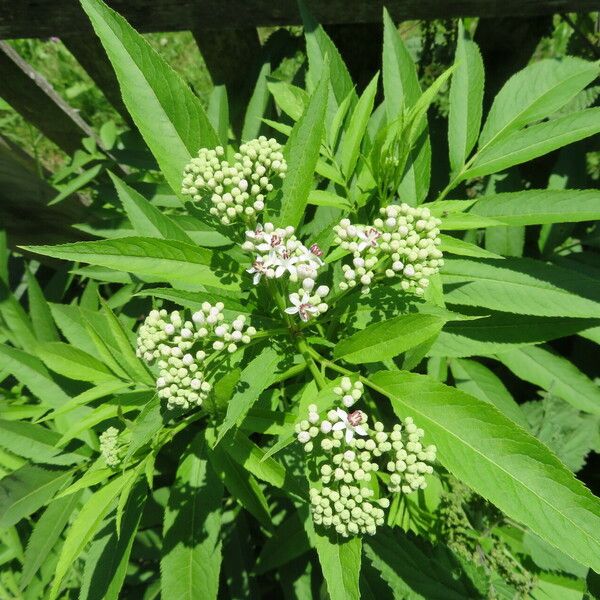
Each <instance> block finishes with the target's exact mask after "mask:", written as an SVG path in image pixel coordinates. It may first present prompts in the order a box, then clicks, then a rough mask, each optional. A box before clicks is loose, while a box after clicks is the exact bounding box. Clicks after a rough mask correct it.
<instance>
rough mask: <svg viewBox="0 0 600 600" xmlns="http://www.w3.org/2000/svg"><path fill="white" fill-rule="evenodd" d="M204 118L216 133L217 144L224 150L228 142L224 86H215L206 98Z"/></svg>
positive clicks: (227, 112)
mask: <svg viewBox="0 0 600 600" xmlns="http://www.w3.org/2000/svg"><path fill="white" fill-rule="evenodd" d="M206 116H207V117H208V120H209V121H210V124H211V125H212V126H213V129H214V130H215V131H216V132H217V135H218V137H219V143H220V144H221V146H223V147H224V148H226V147H227V142H228V140H229V102H228V99H227V88H226V87H225V86H224V85H215V86H214V87H213V89H212V91H211V93H210V96H209V98H208V109H207V112H206Z"/></svg>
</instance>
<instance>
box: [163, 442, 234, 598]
mask: <svg viewBox="0 0 600 600" xmlns="http://www.w3.org/2000/svg"><path fill="white" fill-rule="evenodd" d="M206 452H207V447H206V441H205V439H204V435H203V434H202V433H200V434H198V435H197V436H196V437H195V438H194V439H193V440H192V442H191V443H190V445H189V446H188V447H187V449H186V451H185V453H184V455H183V457H182V459H181V462H180V463H179V467H178V468H177V474H176V476H175V484H174V485H173V487H171V492H170V494H169V502H168V504H167V507H166V509H165V519H164V533H163V535H164V542H163V551H162V558H161V564H160V567H161V569H160V570H161V586H162V589H163V593H165V594H167V595H168V597H169V598H177V599H178V600H197V599H199V598H202V599H204V598H206V600H211V599H213V598H216V597H217V593H218V591H219V573H220V570H221V503H222V498H223V486H222V485H221V482H220V481H219V478H218V477H217V475H216V474H215V472H214V471H213V469H212V468H211V467H210V465H209V463H208V462H207V459H206ZM166 590H168V592H167V591H166Z"/></svg>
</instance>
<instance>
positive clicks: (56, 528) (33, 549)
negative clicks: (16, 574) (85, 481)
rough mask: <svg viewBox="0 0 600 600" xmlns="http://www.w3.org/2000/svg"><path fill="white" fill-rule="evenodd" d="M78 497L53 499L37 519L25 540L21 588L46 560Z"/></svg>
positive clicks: (78, 495)
mask: <svg viewBox="0 0 600 600" xmlns="http://www.w3.org/2000/svg"><path fill="white" fill-rule="evenodd" d="M80 497H81V494H72V495H70V496H69V497H67V498H59V499H57V500H54V501H53V502H51V503H50V504H49V505H48V508H46V510H45V511H44V514H43V515H42V516H41V517H40V518H39V519H38V521H37V523H36V524H35V526H34V528H33V531H32V532H31V535H30V536H29V541H28V542H27V550H26V551H25V560H24V561H23V571H22V573H21V579H20V581H19V586H20V588H21V589H22V590H23V589H26V588H27V586H28V585H29V583H30V582H31V580H32V579H33V577H34V576H35V574H36V573H37V572H38V571H39V569H40V567H41V566H42V565H43V564H44V563H45V562H46V559H47V558H48V556H49V555H50V553H51V552H52V550H53V548H54V545H55V544H56V543H57V542H58V540H59V538H60V536H61V534H62V532H63V529H64V528H65V526H66V524H67V523H68V521H69V519H70V518H71V515H72V514H73V512H74V511H75V509H76V507H77V505H78V504H79V500H80Z"/></svg>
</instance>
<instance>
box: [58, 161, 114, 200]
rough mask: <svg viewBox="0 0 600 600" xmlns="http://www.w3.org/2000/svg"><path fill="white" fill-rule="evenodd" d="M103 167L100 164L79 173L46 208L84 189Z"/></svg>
mask: <svg viewBox="0 0 600 600" xmlns="http://www.w3.org/2000/svg"><path fill="white" fill-rule="evenodd" d="M103 167H104V165H103V164H102V163H100V164H98V165H95V166H93V167H92V168H91V169H87V170H86V171H83V173H80V174H79V175H77V176H76V177H73V179H71V180H70V181H69V182H68V183H67V184H66V185H65V186H63V187H62V190H61V192H60V194H57V195H56V196H55V197H54V198H52V200H50V202H48V206H52V205H53V204H58V203H59V202H62V201H63V200H64V199H65V198H68V197H69V196H70V195H71V194H74V193H75V192H77V191H78V190H80V189H82V188H84V187H85V186H86V185H87V184H88V183H90V181H92V180H94V179H95V178H96V177H97V176H98V174H99V173H100V171H102V168H103Z"/></svg>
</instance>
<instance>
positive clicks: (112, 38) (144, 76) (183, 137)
mask: <svg viewBox="0 0 600 600" xmlns="http://www.w3.org/2000/svg"><path fill="white" fill-rule="evenodd" d="M81 4H82V6H83V9H84V10H85V12H86V13H87V15H88V17H89V18H90V21H91V22H92V25H93V27H94V30H95V31H96V34H97V35H98V37H99V38H100V41H101V42H102V45H103V46H104V49H105V50H106V53H107V55H108V58H109V59H110V61H111V63H112V65H113V68H114V69H115V73H116V74H117V79H118V80H119V84H120V86H121V93H122V95H123V101H124V102H125V106H126V107H127V110H128V111H129V112H130V114H131V116H132V117H133V120H134V121H135V124H136V125H137V127H138V129H139V130H140V132H141V134H142V135H143V137H144V139H145V140H146V143H147V144H148V146H149V148H150V150H151V151H152V153H153V154H154V156H155V158H156V160H157V162H158V164H159V165H160V168H161V170H162V172H163V173H164V175H165V178H166V179H167V181H168V182H169V184H170V185H171V187H172V188H173V190H175V191H176V192H179V190H180V188H181V180H182V173H183V167H184V166H185V165H186V163H187V162H189V160H190V157H191V156H192V155H194V154H195V153H196V152H197V151H198V149H199V148H201V147H208V148H211V147H214V146H216V145H217V144H218V143H219V140H218V137H217V134H216V133H215V130H214V129H213V128H212V126H211V124H210V122H209V120H208V117H207V116H206V113H205V111H204V109H203V108H202V103H201V102H200V99H199V98H197V97H196V96H195V95H194V94H193V92H192V90H191V89H190V88H189V86H188V85H187V84H186V83H185V82H184V81H183V79H182V78H181V77H180V76H179V75H178V74H177V73H176V72H175V71H174V70H173V69H172V68H171V67H170V66H169V65H168V64H167V63H166V62H164V60H163V59H162V58H161V57H160V56H159V54H158V53H157V52H156V51H155V50H154V49H153V48H152V47H151V46H150V44H148V42H147V41H146V40H145V39H144V38H143V37H142V36H141V35H140V34H139V33H137V32H136V31H135V30H134V29H133V28H132V27H131V26H130V25H129V24H128V23H127V22H126V21H125V19H123V17H121V16H120V15H118V14H117V13H116V12H114V11H113V10H111V9H110V8H108V7H107V6H106V5H105V4H104V3H103V2H101V0H81Z"/></svg>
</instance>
